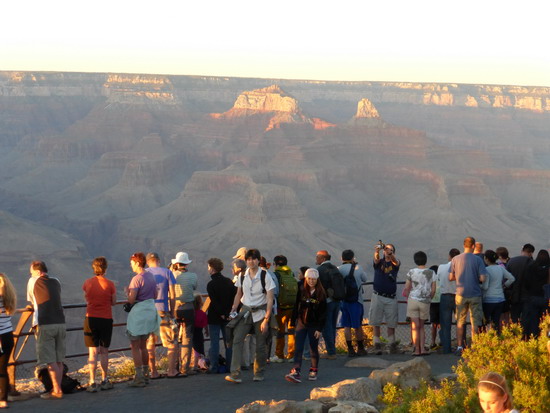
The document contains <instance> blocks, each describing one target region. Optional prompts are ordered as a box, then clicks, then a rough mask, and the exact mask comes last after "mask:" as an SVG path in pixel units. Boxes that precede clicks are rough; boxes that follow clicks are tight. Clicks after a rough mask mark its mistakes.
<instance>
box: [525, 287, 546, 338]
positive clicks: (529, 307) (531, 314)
mask: <svg viewBox="0 0 550 413" xmlns="http://www.w3.org/2000/svg"><path fill="white" fill-rule="evenodd" d="M547 308H548V300H545V299H544V297H543V296H533V295H530V296H527V297H526V299H525V301H524V303H523V310H522V312H521V326H522V327H523V335H524V336H525V337H529V336H530V335H531V334H532V335H534V336H535V337H538V336H539V335H540V326H539V324H540V319H541V317H542V315H543V314H544V312H545V311H546V309H547Z"/></svg>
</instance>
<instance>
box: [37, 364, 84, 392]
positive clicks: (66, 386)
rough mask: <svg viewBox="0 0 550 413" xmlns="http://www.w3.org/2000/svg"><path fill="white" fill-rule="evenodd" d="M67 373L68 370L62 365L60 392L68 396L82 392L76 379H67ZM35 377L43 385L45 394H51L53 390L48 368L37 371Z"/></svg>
mask: <svg viewBox="0 0 550 413" xmlns="http://www.w3.org/2000/svg"><path fill="white" fill-rule="evenodd" d="M68 371H69V368H68V367H67V365H66V364H65V363H63V376H62V377H61V390H62V391H63V394H69V393H74V392H77V391H82V390H84V389H83V388H82V386H81V385H80V382H79V381H78V380H77V379H73V378H72V377H69V376H68V375H67V372H68ZM36 375H37V376H38V380H40V381H41V382H42V384H43V385H44V389H45V390H46V392H48V393H49V392H51V391H52V389H53V384H52V379H51V377H50V373H49V372H48V368H47V367H44V368H42V369H40V370H38V373H37V374H36Z"/></svg>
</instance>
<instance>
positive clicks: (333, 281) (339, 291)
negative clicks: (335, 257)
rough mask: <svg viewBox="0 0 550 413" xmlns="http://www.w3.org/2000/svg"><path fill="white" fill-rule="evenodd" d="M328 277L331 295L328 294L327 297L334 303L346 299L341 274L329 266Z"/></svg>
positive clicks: (332, 266) (335, 268)
mask: <svg viewBox="0 0 550 413" xmlns="http://www.w3.org/2000/svg"><path fill="white" fill-rule="evenodd" d="M328 275H329V280H330V287H329V288H330V289H331V290H332V294H330V292H329V297H330V298H332V299H333V300H335V301H340V300H343V299H344V298H345V297H346V285H345V283H344V277H343V276H342V273H341V272H340V271H339V270H338V268H337V267H336V266H334V265H333V264H331V266H330V267H329V270H328Z"/></svg>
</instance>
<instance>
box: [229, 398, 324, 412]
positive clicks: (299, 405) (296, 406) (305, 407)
mask: <svg viewBox="0 0 550 413" xmlns="http://www.w3.org/2000/svg"><path fill="white" fill-rule="evenodd" d="M325 411H326V410H325ZM264 412H266V413H267V412H269V413H323V403H321V402H318V401H315V400H306V401H301V402H299V401H295V400H280V401H275V400H256V401H254V402H252V403H248V404H245V405H244V406H243V407H241V408H239V409H237V410H236V413H264Z"/></svg>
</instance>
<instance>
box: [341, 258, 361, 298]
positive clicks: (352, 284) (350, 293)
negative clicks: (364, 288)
mask: <svg viewBox="0 0 550 413" xmlns="http://www.w3.org/2000/svg"><path fill="white" fill-rule="evenodd" d="M354 272H355V264H351V269H350V270H349V274H348V275H346V276H345V277H344V284H345V287H346V295H345V297H344V301H345V302H347V303H355V302H357V301H359V287H358V286H357V281H356V280H355V276H354V275H353V273H354Z"/></svg>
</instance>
